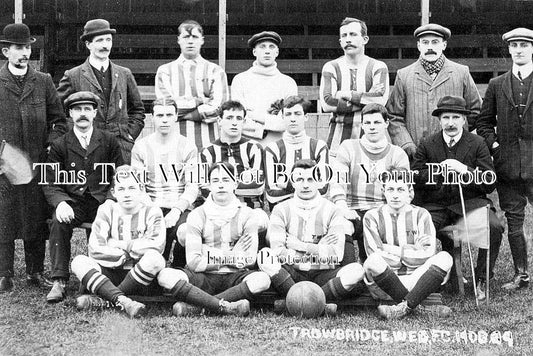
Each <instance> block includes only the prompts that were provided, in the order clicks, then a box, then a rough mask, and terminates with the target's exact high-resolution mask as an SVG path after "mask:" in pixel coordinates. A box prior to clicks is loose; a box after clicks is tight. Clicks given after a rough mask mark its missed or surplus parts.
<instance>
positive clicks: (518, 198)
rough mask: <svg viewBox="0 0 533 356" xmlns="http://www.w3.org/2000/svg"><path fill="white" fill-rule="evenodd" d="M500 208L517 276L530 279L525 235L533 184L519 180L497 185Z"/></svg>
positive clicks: (532, 197)
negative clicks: (503, 213) (525, 220)
mask: <svg viewBox="0 0 533 356" xmlns="http://www.w3.org/2000/svg"><path fill="white" fill-rule="evenodd" d="M496 189H497V190H498V197H499V198H500V207H501V208H502V210H503V211H504V212H505V217H506V218H507V228H508V233H507V236H508V238H509V247H510V248H511V255H512V256H513V262H514V269H515V275H521V276H523V277H524V278H527V277H528V265H527V243H526V236H525V234H524V218H525V207H526V205H527V202H528V200H529V203H530V204H531V203H532V202H533V182H531V181H524V180H522V179H519V180H517V181H513V182H498V184H497V185H496Z"/></svg>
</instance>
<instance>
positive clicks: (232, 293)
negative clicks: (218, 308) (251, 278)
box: [215, 282, 254, 302]
mask: <svg viewBox="0 0 533 356" xmlns="http://www.w3.org/2000/svg"><path fill="white" fill-rule="evenodd" d="M253 296H254V295H253V294H252V292H250V288H248V285H247V284H246V282H241V283H239V284H237V285H236V286H233V287H231V288H228V289H226V290H225V291H223V292H222V293H219V294H217V295H215V297H217V298H218V299H224V300H226V301H228V302H236V301H237V300H240V299H248V300H250V299H252V298H253Z"/></svg>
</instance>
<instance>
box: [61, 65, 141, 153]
mask: <svg viewBox="0 0 533 356" xmlns="http://www.w3.org/2000/svg"><path fill="white" fill-rule="evenodd" d="M110 69H111V94H110V97H109V103H108V106H107V107H106V106H105V99H104V92H103V90H102V88H101V87H100V84H99V83H98V80H97V79H96V76H95V75H94V72H93V70H92V68H91V65H90V64H89V59H87V60H86V61H85V62H84V63H83V64H81V65H79V66H77V67H75V68H72V69H69V70H67V71H65V74H64V75H63V78H61V81H60V82H59V87H58V88H57V92H58V94H59V97H60V98H61V102H64V101H65V99H66V98H67V97H68V96H69V95H70V94H72V93H75V92H78V91H90V92H93V93H94V94H96V95H98V97H100V102H101V104H100V107H99V108H98V114H97V115H96V118H95V120H94V124H95V127H97V128H99V129H102V130H107V131H109V132H112V133H114V134H115V135H116V136H120V137H121V138H123V139H125V140H126V141H130V142H131V143H132V144H133V142H134V140H135V139H136V138H137V137H138V136H139V134H140V133H141V131H142V129H143V127H144V105H143V102H142V100H141V94H140V93H139V89H138V88H137V83H136V82H135V78H134V77H133V74H132V73H131V71H130V70H129V69H128V68H125V67H121V66H118V65H116V64H114V63H113V62H110Z"/></svg>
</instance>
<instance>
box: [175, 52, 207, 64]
mask: <svg viewBox="0 0 533 356" xmlns="http://www.w3.org/2000/svg"><path fill="white" fill-rule="evenodd" d="M202 60H203V58H202V55H198V57H196V58H194V59H187V58H185V56H184V55H183V54H180V56H179V57H178V59H177V61H178V63H181V64H192V63H195V64H198V63H200V62H201V61H202Z"/></svg>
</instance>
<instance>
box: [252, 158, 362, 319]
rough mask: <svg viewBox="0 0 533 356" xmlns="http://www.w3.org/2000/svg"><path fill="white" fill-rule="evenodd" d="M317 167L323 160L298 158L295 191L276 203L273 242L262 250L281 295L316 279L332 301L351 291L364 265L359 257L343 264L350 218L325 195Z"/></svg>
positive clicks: (264, 266)
mask: <svg viewBox="0 0 533 356" xmlns="http://www.w3.org/2000/svg"><path fill="white" fill-rule="evenodd" d="M315 167H317V163H316V162H315V161H313V160H309V159H305V160H300V161H297V162H296V163H295V164H294V166H293V169H292V173H291V178H292V180H293V187H294V190H295V195H294V197H293V198H291V199H289V200H286V201H284V202H281V203H279V204H278V205H276V206H275V207H274V210H273V211H272V214H271V216H270V226H269V229H268V235H267V238H268V240H269V242H270V248H265V249H262V250H261V252H260V253H259V257H258V265H259V268H260V269H261V271H264V272H266V273H267V274H268V275H269V276H270V279H271V281H272V285H273V286H274V288H275V289H276V290H277V291H278V292H279V293H280V294H281V295H283V296H286V295H287V292H288V291H289V289H290V288H291V287H292V286H293V285H294V284H295V283H297V282H301V281H311V282H315V283H316V284H318V285H319V286H321V287H322V290H323V291H324V294H325V295H326V301H328V302H332V301H335V300H339V299H342V298H343V297H346V296H347V295H348V294H349V292H350V291H351V290H352V289H353V288H354V287H355V285H356V284H357V283H358V282H360V281H361V280H362V279H363V267H362V266H361V265H360V264H358V263H355V262H354V263H350V264H348V265H346V266H344V267H340V262H341V261H342V258H343V254H344V240H345V236H344V224H345V219H344V217H343V215H342V211H341V210H340V209H339V208H338V207H337V206H336V205H335V204H333V203H332V202H330V201H329V200H327V199H326V198H324V197H322V196H321V195H320V192H319V189H320V188H321V186H322V185H323V183H321V182H320V181H318V180H320V175H318V174H316V175H313V172H314V169H315ZM316 172H318V170H317V171H316ZM315 176H316V178H317V179H315ZM280 307H283V302H282V301H279V302H276V305H275V308H276V309H278V310H279V308H280ZM336 309H337V306H336V305H335V304H327V305H326V313H327V314H335V313H336Z"/></svg>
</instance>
